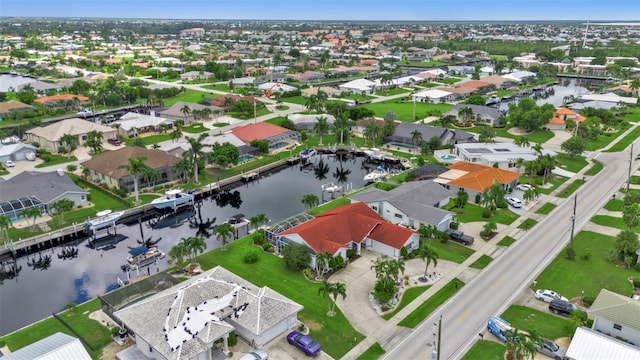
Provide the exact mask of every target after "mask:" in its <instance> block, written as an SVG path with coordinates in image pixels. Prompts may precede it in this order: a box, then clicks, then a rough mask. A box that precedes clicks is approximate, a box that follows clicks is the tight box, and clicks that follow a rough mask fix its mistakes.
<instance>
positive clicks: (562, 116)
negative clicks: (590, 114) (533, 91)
mask: <svg viewBox="0 0 640 360" xmlns="http://www.w3.org/2000/svg"><path fill="white" fill-rule="evenodd" d="M584 120H585V117H584V116H582V115H580V114H578V113H577V112H575V111H573V110H571V109H568V108H566V107H561V108H558V109H556V111H555V112H554V113H553V116H552V117H551V119H549V123H548V124H547V128H548V129H549V130H564V129H566V128H567V121H573V122H574V123H581V122H583V121H584Z"/></svg>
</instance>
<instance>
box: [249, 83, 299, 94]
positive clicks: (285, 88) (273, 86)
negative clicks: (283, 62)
mask: <svg viewBox="0 0 640 360" xmlns="http://www.w3.org/2000/svg"><path fill="white" fill-rule="evenodd" d="M297 89H298V88H296V87H295V86H291V85H287V84H284V83H276V82H266V83H263V84H260V85H258V90H260V91H262V92H264V94H265V96H266V97H270V96H271V95H272V94H275V93H279V94H282V93H286V92H290V91H294V90H297Z"/></svg>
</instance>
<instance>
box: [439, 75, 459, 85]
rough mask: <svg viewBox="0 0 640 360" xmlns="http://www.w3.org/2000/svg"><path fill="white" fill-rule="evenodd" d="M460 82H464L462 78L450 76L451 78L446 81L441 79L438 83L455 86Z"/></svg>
mask: <svg viewBox="0 0 640 360" xmlns="http://www.w3.org/2000/svg"><path fill="white" fill-rule="evenodd" d="M460 80H462V78H459V77H455V76H449V77H446V78H444V79H439V80H438V82H439V83H443V84H445V85H452V84H455V83H457V82H459V81H460Z"/></svg>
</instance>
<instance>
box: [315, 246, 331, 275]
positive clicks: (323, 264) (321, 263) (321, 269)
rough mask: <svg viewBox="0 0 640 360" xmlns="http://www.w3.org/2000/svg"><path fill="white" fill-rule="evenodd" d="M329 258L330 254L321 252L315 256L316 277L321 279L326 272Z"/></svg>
mask: <svg viewBox="0 0 640 360" xmlns="http://www.w3.org/2000/svg"><path fill="white" fill-rule="evenodd" d="M331 257H332V256H331V254H329V253H328V252H321V253H318V254H316V261H315V264H316V266H315V270H316V276H317V277H319V278H321V277H322V276H324V274H325V273H326V272H327V271H328V268H329V261H330V260H331Z"/></svg>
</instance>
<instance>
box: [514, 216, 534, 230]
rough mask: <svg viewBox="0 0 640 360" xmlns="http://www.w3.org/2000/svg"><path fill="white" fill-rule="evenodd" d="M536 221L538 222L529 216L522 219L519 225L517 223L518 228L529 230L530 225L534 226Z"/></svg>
mask: <svg viewBox="0 0 640 360" xmlns="http://www.w3.org/2000/svg"><path fill="white" fill-rule="evenodd" d="M537 223H538V222H537V221H535V220H533V219H531V218H529V219H526V220H525V221H523V222H522V223H520V225H518V229H523V230H529V229H531V228H532V227H534V226H536V224H537Z"/></svg>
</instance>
